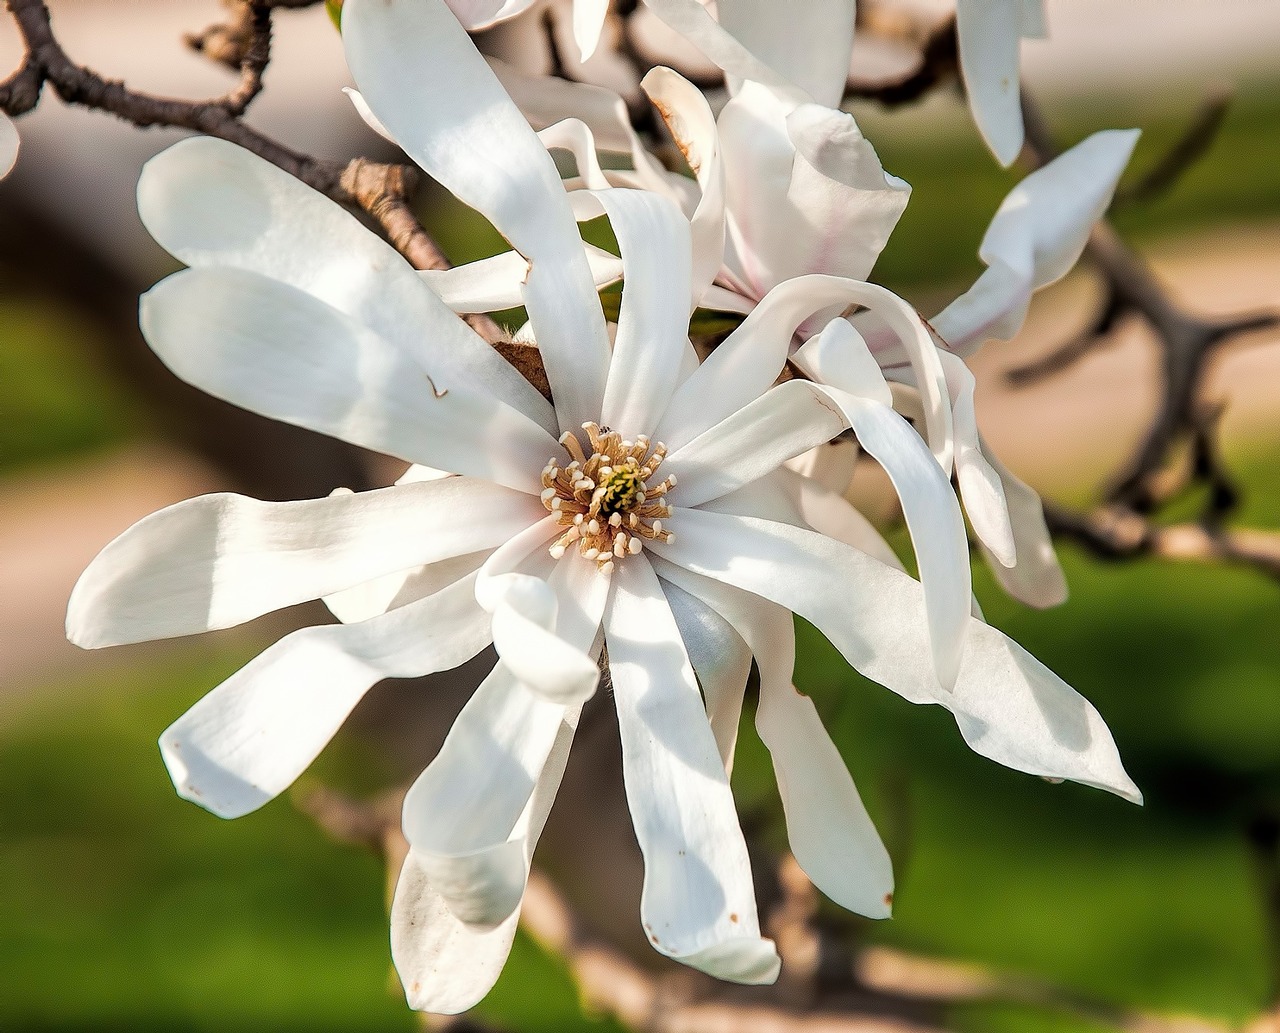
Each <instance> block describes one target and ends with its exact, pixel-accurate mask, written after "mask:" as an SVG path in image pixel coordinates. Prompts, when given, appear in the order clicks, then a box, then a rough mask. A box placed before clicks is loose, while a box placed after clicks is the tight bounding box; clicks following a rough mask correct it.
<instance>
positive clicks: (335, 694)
mask: <svg viewBox="0 0 1280 1033" xmlns="http://www.w3.org/2000/svg"><path fill="white" fill-rule="evenodd" d="M474 580H475V576H474V575H471V576H469V577H465V578H463V579H461V580H460V581H458V582H456V583H454V584H452V585H450V586H448V587H446V588H444V589H442V590H441V591H439V592H437V593H436V594H434V595H431V596H428V597H427V598H425V599H421V600H419V601H417V602H414V603H410V604H408V605H407V606H404V607H401V608H400V609H398V610H393V611H391V612H390V613H386V614H383V615H381V616H378V617H373V618H371V619H370V620H368V621H364V622H362V623H359V624H326V625H320V626H317V627H310V628H302V629H301V630H299V631H295V632H293V633H292V634H290V635H286V636H285V637H284V638H282V639H281V640H280V641H279V642H277V643H275V645H273V646H271V647H270V648H269V649H267V650H266V651H265V652H263V653H261V654H260V655H258V656H257V657H255V658H254V659H253V660H251V661H250V662H249V663H248V664H247V665H246V666H245V667H243V668H241V669H240V670H239V671H237V672H236V673H235V674H233V675H232V676H231V677H230V678H228V679H227V680H226V681H224V682H223V683H222V684H221V685H219V686H218V687H217V688H215V689H214V690H213V691H212V692H210V693H208V694H207V695H206V696H205V697H204V698H203V699H201V700H200V701H199V702H198V703H196V705H195V706H193V707H192V708H191V709H190V710H188V711H187V712H186V713H185V714H183V715H182V717H180V718H178V720H177V721H175V722H174V723H173V724H172V725H170V726H169V727H168V728H167V729H165V731H164V733H163V734H162V735H161V736H160V753H161V756H162V757H163V758H164V762H165V766H166V767H167V768H168V769H169V774H170V776H171V777H172V779H173V784H174V786H175V787H176V788H177V790H178V794H179V795H180V796H182V797H185V798H186V799H188V800H191V801H192V802H194V803H197V804H199V805H200V806H201V807H204V808H206V809H207V810H210V811H212V812H213V813H214V814H217V815H218V816H219V817H223V818H236V817H240V816H241V815H243V814H247V813H248V812H250V811H252V810H255V809H257V808H258V807H260V806H262V805H263V804H264V803H266V802H267V801H268V800H271V799H273V798H274V797H275V796H276V795H278V794H279V793H281V792H282V791H284V790H285V789H286V788H287V787H288V786H289V785H291V784H292V783H293V781H294V780H295V779H296V778H297V777H298V776H299V775H300V774H302V772H303V771H304V770H306V768H307V767H308V766H309V765H310V764H311V762H312V761H313V760H315V758H316V756H317V755H319V753H320V751H321V750H322V749H323V748H324V747H325V745H326V744H327V743H328V742H329V740H330V739H331V738H332V737H333V735H334V733H335V732H337V730H338V728H339V727H340V726H341V724H342V722H343V721H345V720H346V718H347V715H348V714H350V713H351V710H352V709H353V708H354V707H355V705H356V704H357V703H358V702H359V701H360V699H361V698H362V697H363V696H364V694H365V693H366V692H367V691H368V690H369V689H370V688H371V687H372V686H373V685H374V684H375V683H377V682H379V681H381V680H382V679H383V678H412V677H420V676H421V675H424V674H432V673H435V672H437V671H445V670H450V669H452V668H454V667H457V666H458V665H459V664H462V663H465V662H466V661H467V660H470V659H471V658H472V657H473V656H475V655H476V654H477V653H479V652H480V651H481V650H482V649H484V647H485V646H487V645H488V644H489V629H488V621H487V615H486V614H485V613H484V611H483V610H482V609H480V607H479V605H478V604H477V603H476V601H475V588H474Z"/></svg>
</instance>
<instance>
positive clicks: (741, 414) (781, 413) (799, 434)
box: [662, 345, 937, 506]
mask: <svg viewBox="0 0 1280 1033" xmlns="http://www.w3.org/2000/svg"><path fill="white" fill-rule="evenodd" d="M721 347H723V345H722V346H721ZM848 425H849V424H848V421H847V420H846V419H845V417H844V415H843V413H842V411H841V410H840V409H839V407H838V406H836V405H833V404H832V403H831V401H830V400H829V398H828V397H827V395H826V393H825V392H824V391H823V389H822V388H821V386H820V385H815V384H812V383H810V382H808V381H805V380H791V381H788V382H787V383H785V384H779V385H778V386H777V387H775V388H772V389H771V390H769V391H768V392H766V393H765V394H764V395H762V396H761V397H760V398H757V399H756V400H755V401H753V402H750V403H748V404H747V405H745V406H743V407H742V408H741V409H739V410H738V411H737V412H735V413H734V414H733V415H731V416H729V417H728V418H726V419H725V420H723V421H721V422H720V423H718V424H716V425H715V426H714V427H712V428H711V429H710V430H707V431H704V432H703V433H702V434H700V435H698V437H696V438H694V439H693V440H692V441H690V442H689V443H688V444H687V445H683V446H682V447H681V448H679V449H677V450H676V451H675V452H673V453H671V455H670V456H668V457H667V461H666V463H665V464H663V468H662V472H663V473H672V474H676V476H677V480H678V482H679V488H678V489H677V490H678V492H679V494H678V495H677V496H675V497H676V498H678V499H679V501H680V504H681V505H682V506H698V505H701V504H702V503H704V502H709V501H711V500H712V499H715V498H719V497H720V496H721V495H726V494H728V493H729V492H731V491H737V490H738V489H739V488H741V487H743V485H746V484H750V483H751V482H752V481H756V480H759V479H760V478H761V477H764V476H765V475H766V474H768V473H770V472H771V471H773V470H776V469H777V468H778V467H779V466H781V465H782V464H783V463H785V462H786V461H787V460H788V459H791V458H792V457H794V456H798V455H800V454H801V453H803V452H807V451H808V450H809V449H810V448H813V447H814V445H817V444H820V443H822V442H824V441H830V440H831V439H832V438H834V437H835V436H836V435H838V434H840V433H841V432H842V431H844V430H845V429H846V428H847V427H848ZM912 433H913V434H914V431H913V432H912ZM916 440H917V441H918V440H919V436H918V435H916ZM936 465H937V464H934V466H935V467H936Z"/></svg>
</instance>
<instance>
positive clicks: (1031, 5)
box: [1021, 0, 1049, 39]
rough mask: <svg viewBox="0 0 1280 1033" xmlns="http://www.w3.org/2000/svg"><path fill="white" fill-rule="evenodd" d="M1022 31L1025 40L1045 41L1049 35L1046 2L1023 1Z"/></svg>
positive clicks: (1040, 0)
mask: <svg viewBox="0 0 1280 1033" xmlns="http://www.w3.org/2000/svg"><path fill="white" fill-rule="evenodd" d="M1021 31H1022V38H1023V39H1044V38H1045V37H1046V36H1048V35H1049V26H1048V22H1047V21H1046V19H1045V13H1044V0H1022V24H1021Z"/></svg>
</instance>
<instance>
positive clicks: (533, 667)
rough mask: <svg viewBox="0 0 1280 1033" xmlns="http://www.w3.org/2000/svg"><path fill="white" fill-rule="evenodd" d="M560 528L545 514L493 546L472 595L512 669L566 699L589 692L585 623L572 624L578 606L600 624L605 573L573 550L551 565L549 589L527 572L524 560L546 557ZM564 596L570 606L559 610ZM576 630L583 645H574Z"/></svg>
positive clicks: (577, 699)
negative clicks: (489, 621) (485, 612)
mask: <svg viewBox="0 0 1280 1033" xmlns="http://www.w3.org/2000/svg"><path fill="white" fill-rule="evenodd" d="M562 530H563V528H562V527H561V526H560V525H559V524H558V523H557V518H556V517H554V516H546V517H544V518H543V519H542V520H540V521H538V522H537V523H535V524H532V525H531V526H529V527H528V528H527V529H525V530H524V531H522V532H521V533H520V534H518V535H516V536H514V537H513V538H512V539H511V540H510V541H509V542H507V543H506V544H504V545H503V546H502V547H501V548H498V549H496V550H494V552H493V553H492V555H490V557H489V558H488V559H487V560H486V561H485V563H484V566H483V567H481V568H480V576H479V578H478V579H477V581H476V598H477V599H478V600H479V601H480V605H481V606H483V607H484V608H485V609H486V610H488V611H489V612H490V613H492V614H493V615H494V616H493V635H494V646H495V648H496V649H497V651H498V655H499V656H500V657H501V658H502V659H503V662H504V663H505V664H506V666H507V667H508V668H509V669H510V670H511V672H512V674H514V675H515V676H516V677H517V678H518V679H520V680H521V681H522V682H524V684H525V687H526V688H528V689H530V690H531V691H533V692H535V693H537V694H538V695H539V696H541V697H543V698H544V699H548V700H550V701H552V702H554V703H559V704H561V705H567V704H570V703H581V702H582V701H584V700H585V699H587V698H588V697H590V696H591V694H592V693H593V692H595V688H596V683H597V681H598V680H599V670H598V669H597V667H596V663H595V660H594V659H593V658H592V657H591V656H590V655H588V652H587V647H589V646H590V645H591V643H592V640H593V635H592V634H587V631H588V629H586V628H578V632H577V634H576V635H575V634H574V633H573V628H577V627H578V624H577V623H576V621H577V616H578V615H580V614H581V612H582V607H583V606H587V608H588V609H589V610H590V611H591V612H593V613H595V614H596V616H595V617H594V618H593V620H594V623H595V624H596V625H597V626H598V625H599V623H600V621H599V612H600V611H601V610H602V608H603V606H604V600H605V597H606V596H607V595H608V591H609V578H608V576H607V575H605V574H602V573H600V571H599V569H598V568H597V566H596V565H595V564H594V563H588V562H587V561H586V560H584V559H582V558H581V557H579V556H573V555H571V556H566V557H563V558H562V559H561V560H560V561H559V562H558V563H556V564H555V566H554V567H553V568H552V574H551V577H552V579H554V581H555V582H556V584H557V585H559V586H560V587H559V588H557V589H556V590H554V591H553V590H552V588H551V586H550V585H549V584H548V583H547V582H546V581H544V580H543V579H541V578H539V577H536V576H531V575H530V574H529V573H527V572H526V571H527V568H528V566H529V564H530V562H531V561H541V562H547V561H549V556H548V554H547V548H548V543H549V542H551V541H552V540H553V539H554V538H555V537H556V536H557V535H558V534H560V533H561V532H562ZM565 600H570V601H572V604H573V606H572V609H571V610H570V611H569V612H567V613H565V614H561V613H560V610H561V603H562V602H563V601H565ZM566 621H567V622H568V625H567V627H568V628H569V630H568V631H566V625H565V622H566ZM577 638H582V639H584V640H585V642H586V645H585V646H574V645H573V644H572V643H573V641H575V640H576V639H577Z"/></svg>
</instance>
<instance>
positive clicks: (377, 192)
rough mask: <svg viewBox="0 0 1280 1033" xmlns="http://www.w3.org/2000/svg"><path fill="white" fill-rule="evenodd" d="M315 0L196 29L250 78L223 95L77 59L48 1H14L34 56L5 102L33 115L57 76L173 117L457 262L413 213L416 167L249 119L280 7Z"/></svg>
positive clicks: (412, 248)
mask: <svg viewBox="0 0 1280 1033" xmlns="http://www.w3.org/2000/svg"><path fill="white" fill-rule="evenodd" d="M311 2H313V0H306V2H302V0H253V2H250V3H244V4H242V5H241V9H240V11H239V12H238V13H237V14H236V16H235V17H234V18H233V19H232V21H231V22H230V23H229V24H228V26H215V27H214V28H213V29H208V30H205V33H203V34H201V35H200V36H198V37H195V38H194V41H193V45H198V48H199V49H204V50H206V52H209V53H210V56H212V57H214V58H215V59H218V60H224V61H225V60H227V59H228V58H229V57H231V56H232V55H233V54H234V56H235V57H237V59H238V65H239V68H240V71H241V79H240V82H239V83H238V84H237V85H236V86H235V87H234V88H233V89H232V90H230V91H229V92H228V93H226V94H224V95H223V96H221V97H214V98H210V99H207V100H197V101H192V100H179V99H174V98H169V97H158V96H154V95H152V94H148V93H143V92H140V91H136V90H131V89H129V88H128V87H127V86H126V85H125V84H124V83H122V82H117V81H113V80H109V79H105V78H103V77H102V76H100V75H98V74H97V73H95V72H93V71H91V70H90V69H88V68H85V67H82V66H80V65H77V64H75V63H74V62H73V61H72V60H71V59H70V58H69V57H68V56H67V54H66V52H65V51H64V50H63V49H62V46H61V45H60V44H59V43H58V41H57V38H56V36H55V35H54V31H53V25H52V21H51V18H50V15H49V10H48V8H47V6H46V5H45V3H44V2H43V0H7V3H8V6H9V11H10V13H12V15H13V17H14V20H15V21H16V22H17V25H18V29H19V31H20V33H21V35H22V39H23V42H24V43H25V44H26V47H27V56H26V59H25V61H24V62H23V65H22V67H21V68H19V70H18V71H17V72H16V73H15V74H14V75H13V76H12V77H10V79H9V80H7V81H6V82H5V83H4V84H3V85H0V108H2V109H4V110H5V111H7V112H8V113H9V114H10V115H21V114H25V113H26V112H28V111H30V110H31V109H32V108H33V107H35V105H36V104H37V103H38V102H39V99H40V93H41V88H42V86H43V84H44V83H46V82H47V83H48V84H49V85H51V86H52V87H53V89H54V90H55V92H57V94H58V96H59V97H60V98H61V99H62V100H63V101H64V102H66V103H68V104H75V105H79V106H81V107H86V108H91V109H94V110H98V111H105V112H109V113H110V114H113V115H116V116H117V117H119V118H121V119H124V120H125V121H127V122H131V123H132V124H134V125H136V126H139V127H142V128H146V127H149V126H171V127H176V128H182V129H190V130H193V131H195V132H199V133H204V134H205V135H207V136H215V137H218V138H219V139H222V140H227V141H229V142H231V143H234V144H238V145H239V146H241V147H244V148H245V149H246V150H249V151H252V152H253V153H254V154H256V155H258V156H259V157H261V158H265V159H266V160H267V161H269V162H271V163H272V164H274V165H277V166H279V167H280V168H282V169H284V170H285V171H286V172H288V173H289V174H290V175H293V176H295V177H296V178H298V179H299V180H301V181H302V182H303V183H306V184H307V185H308V186H310V187H312V188H313V189H315V190H318V191H320V192H321V193H323V194H325V195H327V196H328V197H330V198H332V199H333V200H335V201H337V202H338V203H340V204H344V205H347V206H349V207H354V208H359V209H361V210H362V211H364V212H365V213H366V214H368V215H369V217H370V218H372V219H373V220H374V222H376V223H377V224H378V226H379V227H380V228H381V229H382V231H383V232H384V233H385V234H386V235H387V238H388V239H389V240H391V241H392V243H393V244H394V245H395V246H396V248H397V249H398V250H399V251H400V252H401V254H403V255H404V256H405V257H406V258H407V259H408V260H409V261H410V262H411V263H413V264H414V265H415V266H417V267H418V268H422V269H440V268H445V267H446V266H447V264H448V263H447V262H446V260H445V258H444V256H443V255H442V254H441V252H440V249H439V248H438V247H437V246H436V244H435V242H434V241H433V240H432V239H431V238H430V236H429V235H428V234H427V232H426V231H425V230H424V229H423V228H422V226H421V225H420V224H419V223H418V221H417V219H416V217H415V216H414V214H413V209H412V207H411V203H410V202H411V199H412V196H413V191H414V189H415V188H416V186H417V183H418V175H417V173H416V170H414V169H412V168H410V167H408V166H399V165H382V164H379V163H376V162H371V161H367V160H365V159H356V160H355V161H353V162H350V163H348V164H345V165H344V164H342V163H340V162H332V161H324V160H321V159H318V158H314V157H312V156H310V155H306V154H301V153H299V152H297V151H294V150H291V149H290V148H288V147H285V146H284V145H282V144H280V143H278V142H277V141H275V140H273V139H271V138H270V137H268V136H266V135H264V134H263V133H260V132H258V131H257V130H255V129H252V128H250V127H249V126H247V125H245V123H244V122H243V121H242V120H241V117H240V116H241V115H243V114H244V111H245V109H246V108H247V107H248V105H249V103H250V102H251V101H252V100H253V99H254V97H256V96H257V95H258V93H259V92H260V91H261V88H262V74H263V71H264V70H265V68H266V66H267V64H268V62H269V61H270V36H271V21H270V19H271V13H272V11H273V10H274V9H277V8H281V7H306V6H310V3H311ZM215 40H216V41H217V44H216V46H215V44H214V41H215ZM197 41H198V42H197Z"/></svg>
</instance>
